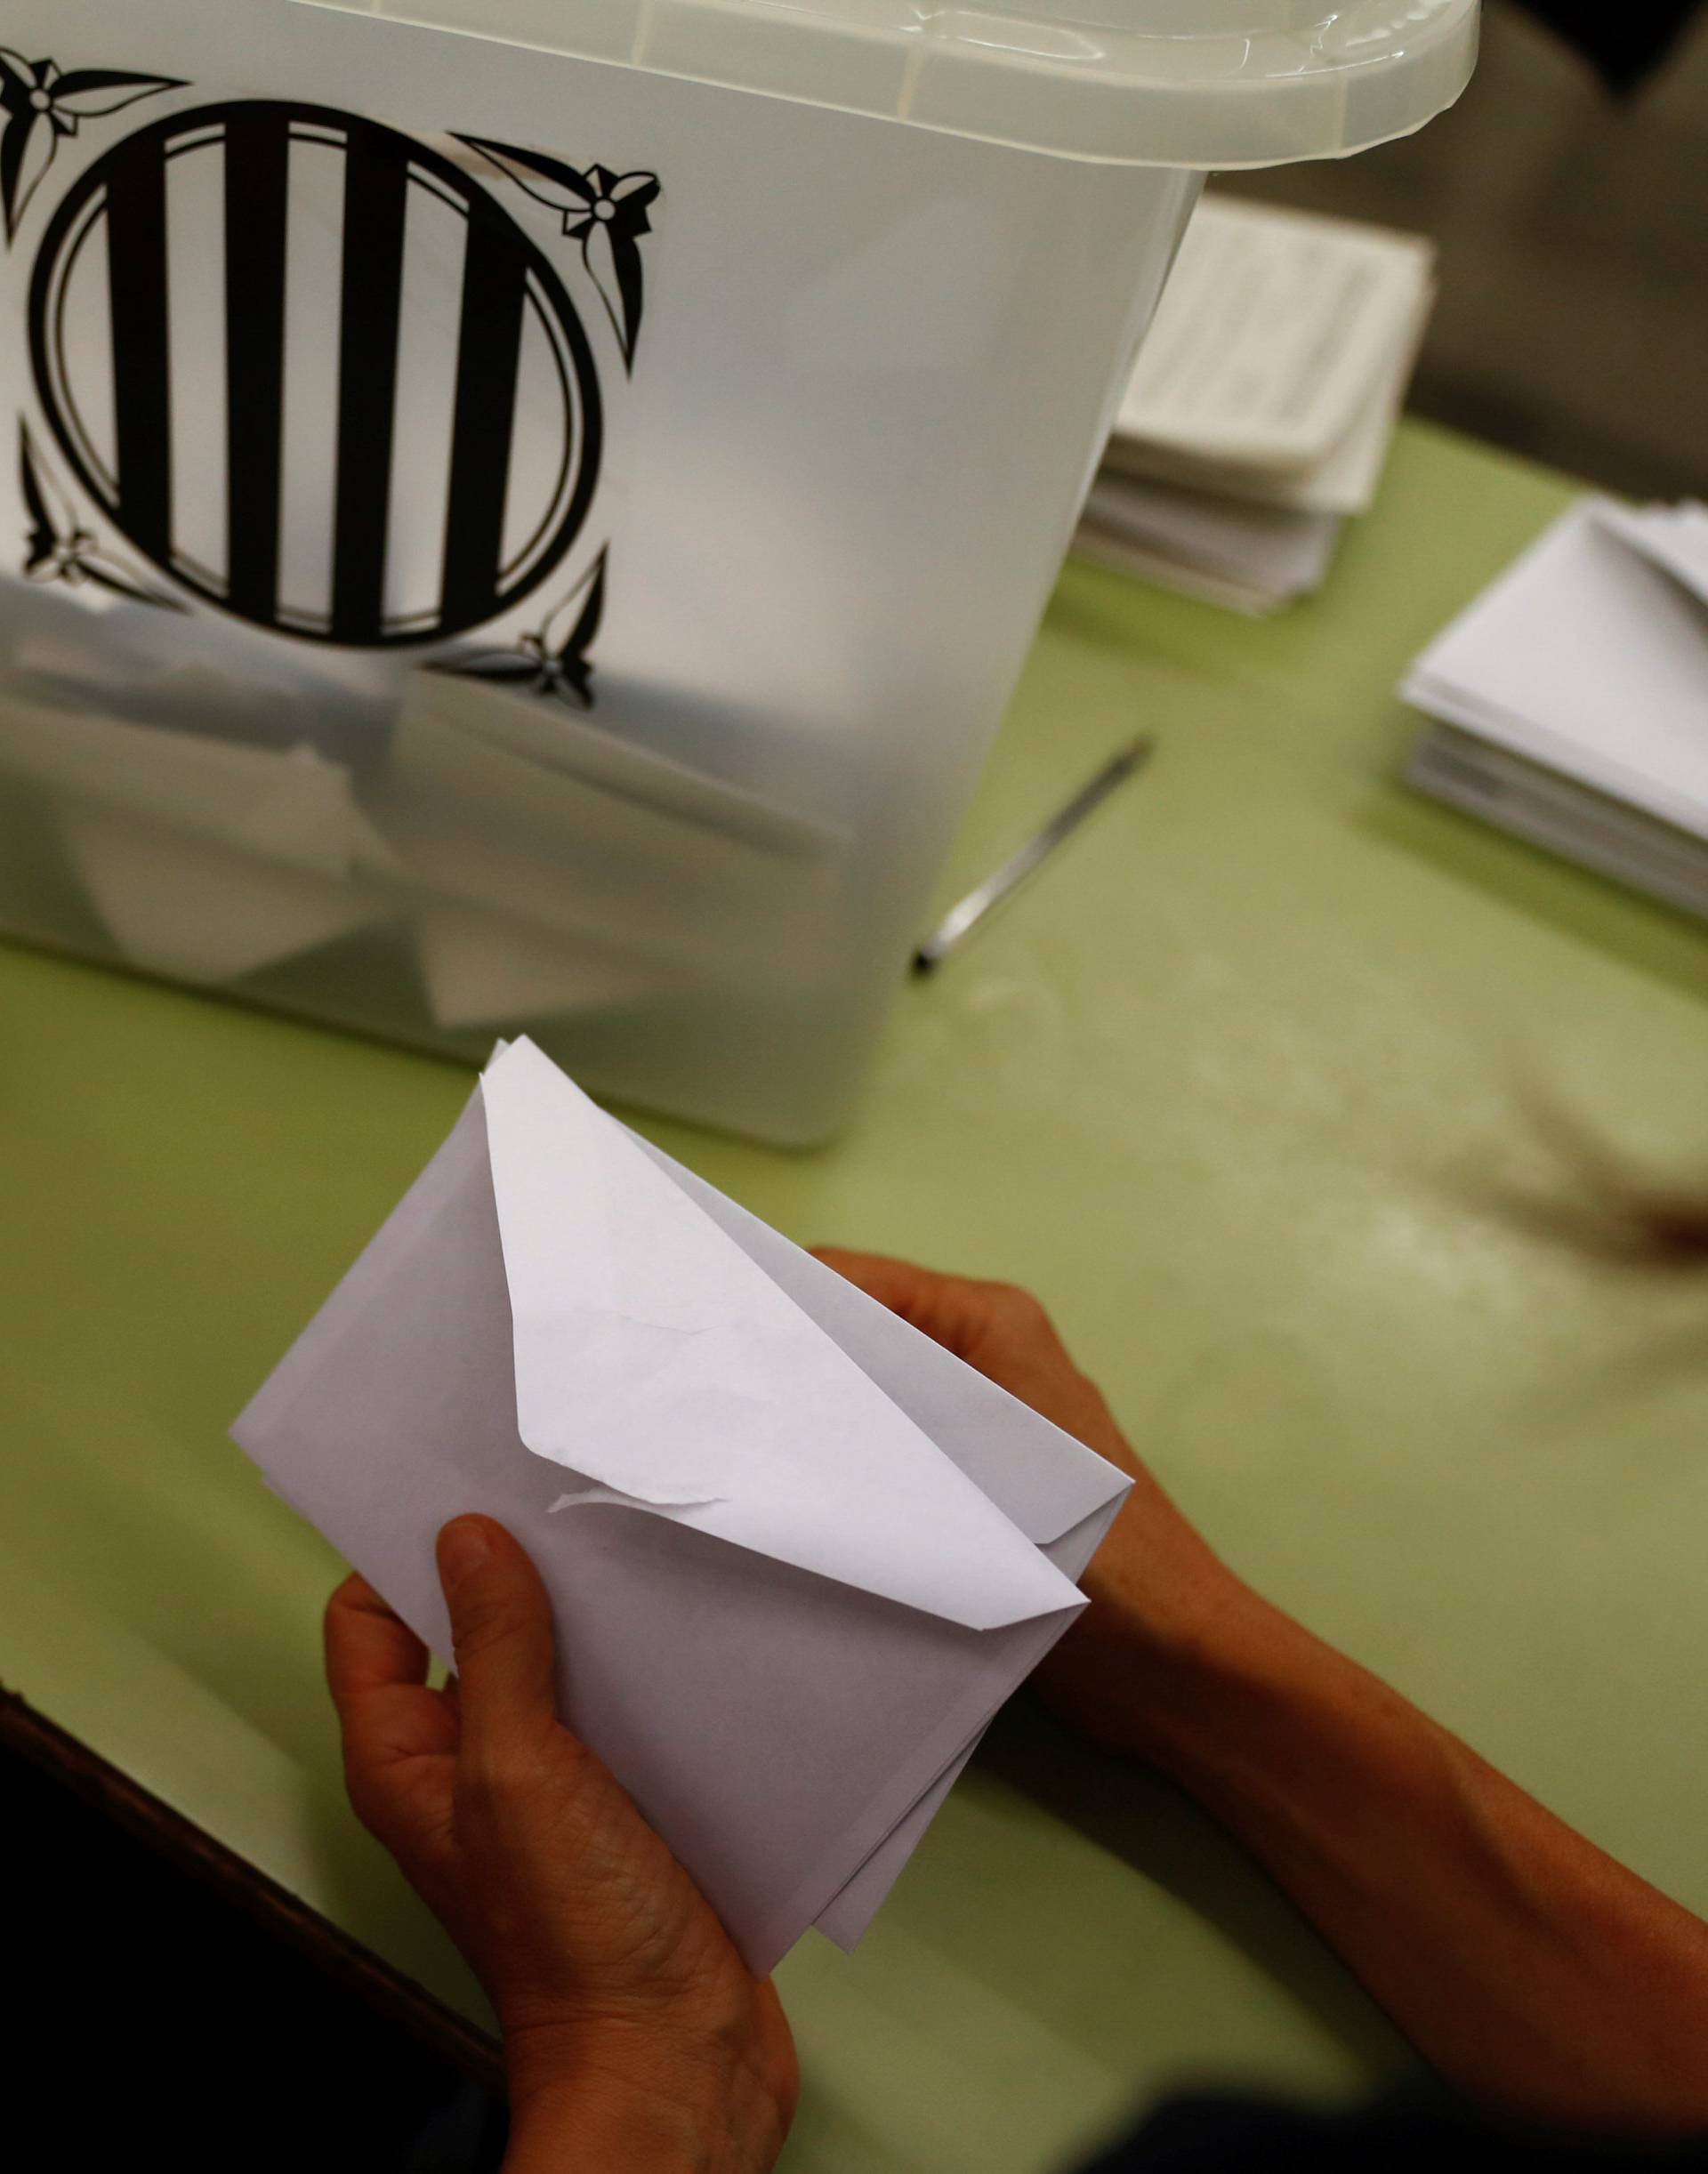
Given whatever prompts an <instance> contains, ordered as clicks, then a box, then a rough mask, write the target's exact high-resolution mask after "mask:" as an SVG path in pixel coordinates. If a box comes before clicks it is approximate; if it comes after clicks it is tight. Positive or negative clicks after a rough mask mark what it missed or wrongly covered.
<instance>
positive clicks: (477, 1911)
mask: <svg viewBox="0 0 1708 2174" xmlns="http://www.w3.org/2000/svg"><path fill="white" fill-rule="evenodd" d="M439 1576H440V1581H441V1582H442V1584H443V1586H444V1589H445V1597H446V1600H447V1603H448V1605H449V1608H450V1614H451V1623H452V1630H453V1636H454V1639H455V1655H456V1670H457V1673H456V1679H455V1683H454V1684H452V1685H450V1686H447V1688H446V1689H445V1690H443V1691H435V1690H431V1689H429V1688H428V1686H427V1680H426V1678H427V1651H426V1648H425V1647H423V1645H422V1643H421V1641H420V1640H419V1639H417V1638H415V1635H414V1634H413V1632H411V1631H410V1630H407V1628H406V1627H405V1625H404V1624H403V1623H402V1622H399V1619H398V1618H397V1617H396V1616H395V1615H394V1614H392V1613H391V1610H390V1609H389V1608H388V1607H387V1606H386V1605H385V1603H384V1602H383V1600H382V1599H381V1598H379V1596H378V1595H377V1594H376V1593H375V1591H374V1590H373V1588H372V1587H371V1586H369V1585H367V1584H366V1583H365V1582H363V1580H362V1579H360V1578H359V1577H351V1578H349V1579H347V1580H346V1581H345V1582H344V1583H343V1584H342V1586H340V1587H339V1589H338V1590H337V1591H336V1592H335V1593H334V1595H333V1598H332V1601H331V1604H330V1605H329V1606H328V1608H327V1610H326V1675H327V1679H328V1682H329V1683H330V1686H331V1689H332V1695H333V1699H334V1703H335V1704H336V1706H337V1709H338V1716H339V1720H340V1722H341V1724H342V1730H343V1744H344V1771H345V1778H346V1782H347V1783H348V1786H349V1790H350V1801H351V1803H352V1804H353V1805H354V1807H355V1809H356V1813H357V1816H358V1817H359V1819H360V1820H361V1821H362V1823H363V1824H364V1825H365V1826H367V1828H369V1829H370V1831H371V1832H373V1833H374V1834H375V1835H376V1836H377V1837H378V1839H379V1840H381V1841H382V1842H383V1843H384V1844H385V1846H386V1848H388V1849H390V1850H391V1854H392V1855H393V1856H395V1857H396V1858H397V1860H398V1863H399V1865H401V1867H402V1869H403V1872H404V1873H405V1875H406V1877H407V1879H408V1880H409V1881H410V1884H411V1885H412V1886H413V1887H415V1889H416V1890H417V1892H418V1893H419V1894H420V1895H421V1896H422V1898H423V1901H425V1903H426V1904H427V1905H428V1907H429V1908H430V1909H431V1911H432V1912H434V1914H435V1915H436V1916H437V1917H438V1918H439V1919H440V1920H441V1921H442V1922H443V1923H444V1925H445V1926H446V1928H447V1930H448V1931H449V1932H450V1935H451V1936H452V1938H453V1939H454V1940H455V1942H456V1944H457V1945H458V1946H459V1947H460V1948H461V1949H462V1951H463V1953H464V1954H465V1955H466V1956H467V1958H468V1960H469V1961H470V1963H471V1965H472V1967H473V1969H474V1970H475V1972H476V1973H477V1975H478V1976H479V1978H480V1981H481V1983H482V1984H483V1985H485V1987H486V1989H487V1993H489V1995H490V1996H491V1999H492V2003H493V2006H494V2008H495V2009H496V2011H497V2014H498V2018H499V2021H500V2023H501V2025H503V2028H504V2054H505V2064H506V2067H507V2070H508V2073H509V2079H510V2087H511V2105H512V2148H511V2153H510V2155H509V2157H508V2158H507V2160H506V2162H505V2164H506V2169H507V2170H509V2174H519V2170H520V2169H521V2168H523V2167H524V2166H525V2165H532V2164H534V2163H535V2162H536V2158H537V2160H538V2162H539V2163H540V2164H541V2165H544V2164H547V2163H549V2162H550V2161H551V2159H552V2156H554V2155H555V2154H556V2152H558V2151H560V2150H562V2149H563V2148H565V2146H566V2145H567V2143H568V2140H569V2139H571V2138H573V2142H574V2151H575V2154H576V2156H575V2160H574V2162H575V2163H576V2164H585V2165H589V2166H592V2165H594V2164H597V2165H599V2166H600V2168H601V2169H608V2170H611V2174H617V2170H627V2169H629V2168H631V2167H632V2168H634V2169H635V2170H637V2174H638V2170H641V2169H642V2168H644V2169H645V2170H647V2174H655V2170H656V2174H665V2170H668V2169H674V2168H676V2167H678V2166H679V2165H680V2166H681V2167H682V2168H688V2167H693V2168H696V2169H701V2170H712V2169H716V2170H719V2174H763V2170H768V2169H769V2168H770V2166H771V2165H772V2164H773V2162H774V2161H775V2159H776V2156H777V2153H778V2152H779V2151H780V2150H781V2148H782V2144H783V2139H784V2138H785V2136H786V2134H787V2130H788V2125H789V2120H790V2117H791V2115H792V2114H793V2111H794V2098H795V2092H796V2088H797V2077H796V2069H795V2060H794V2045H793V2041H791V2038H790V2035H789V2028H788V2025H787V2023H786V2020H785V2018H784V2015H783V2010H782V2008H781V2006H780V2005H779V2003H778V2001H777V1995H776V1993H775V1992H774V1991H773V1989H772V1987H771V1985H770V1984H769V1981H761V1980H759V1979H757V1978H755V1977H753V1973H752V1972H751V1971H750V1970H749V1969H747V1967H746V1965H745V1963H744V1962H743V1961H742V1960H741V1958H740V1956H739V1955H738V1954H737V1953H736V1950H735V1948H734V1947H733V1946H732V1945H730V1942H729V1936H728V1935H727V1934H726V1933H725V1931H724V1929H723V1927H722V1926H721V1924H720V1922H719V1921H718V1919H717V1917H716V1915H715V1914H714V1912H713V1910H712V1907H711V1905H710V1904H708V1903H707V1902H706V1901H705V1898H704V1896H702V1895H701V1894H700V1892H699V1890H698V1888H696V1887H695V1885H694V1883H693V1881H692V1880H690V1879H689V1876H688V1874H687V1873H686V1872H684V1871H683V1870H682V1868H681V1865H680V1864H677V1862H676V1860H675V1859H674V1857H673V1856H671V1854H670V1852H669V1850H668V1849H667V1848H665V1845H664V1843H663V1842H662V1841H660V1840H659V1839H658V1837H657V1835H656V1834H655V1833H654V1832H652V1830H651V1828H650V1827H649V1826H648V1825H647V1824H646V1822H645V1821H644V1820H643V1819H642V1818H641V1815H640V1813H639V1812H638V1811H637V1810H636V1809H635V1808H634V1806H633V1805H632V1803H631V1802H630V1800H629V1799H628V1797H627V1796H626V1795H625V1794H624V1792H623V1791H622V1789H621V1788H619V1787H618V1785H617V1783H616V1781H615V1780H614V1779H613V1777H612V1776H611V1775H610V1774H609V1773H608V1771H607V1770H606V1768H605V1767H603V1766H602V1765H600V1761H599V1760H598V1759H596V1758H594V1756H593V1754H592V1752H591V1751H588V1750H587V1748H586V1747H585V1745H584V1744H582V1743H579V1742H577V1740H576V1738H575V1737H574V1736H573V1735H571V1734H570V1733H569V1731H568V1729H567V1728H565V1727H563V1725H562V1723H561V1722H560V1720H559V1719H558V1717H557V1711H556V1695H555V1683H556V1660H555V1654H554V1651H553V1642H552V1615H551V1608H550V1604H549V1603H548V1601H547V1598H546V1595H545V1589H544V1586H543V1585H542V1583H541V1582H540V1577H539V1574H538V1572H537V1571H536V1569H535V1567H534V1566H533V1564H532V1563H531V1562H530V1561H529V1559H528V1556H527V1554H526V1553H525V1552H524V1551H523V1550H522V1549H521V1547H520V1545H519V1544H518V1542H516V1541H515V1540H514V1539H512V1536H511V1535H510V1534H509V1533H507V1532H506V1531H505V1530H504V1527H503V1526H500V1525H497V1524H495V1523H494V1522H493V1521H492V1519H490V1518H457V1519H455V1521H454V1522H453V1523H452V1524H450V1525H448V1526H446V1528H445V1530H444V1532H443V1533H442V1534H440V1535H439Z"/></svg>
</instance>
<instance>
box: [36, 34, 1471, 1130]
mask: <svg viewBox="0 0 1708 2174" xmlns="http://www.w3.org/2000/svg"><path fill="white" fill-rule="evenodd" d="M1476 26H1477V6H1476V0H1353V4H1350V5H1343V6H1337V7H1334V8H1332V9H1331V8H1328V7H1326V6H1325V5H1324V4H1322V0H1191V4H1188V0H987V4H986V5H985V6H983V7H982V8H979V9H976V10H975V9H961V8H945V9H935V8H925V7H922V6H920V5H917V4H913V0H807V4H800V5H789V6H783V5H779V4H773V0H375V4H367V0H151V4H150V5H149V7H147V8H146V9H138V8H133V7H124V6H119V5H117V4H114V0H12V4H10V5H8V7H7V8H6V10H5V20H4V29H3V30H0V45H3V48H4V49H3V50H0V229H4V232H3V235H0V239H3V240H4V259H3V261H0V279H3V280H4V293H3V294H0V397H3V398H4V406H5V407H6V408H7V409H8V410H9V411H10V412H9V413H7V414H6V415H4V427H5V428H7V429H8V430H11V431H13V432H14V434H15V442H14V446H13V448H12V454H11V455H9V456H8V457H7V458H6V459H5V460H4V462H0V494H4V503H0V927H4V929H6V930H12V931H14V932H19V933H22V934H24V935H27V936H29V937H33V938H37V939H39V940H42V941H45V942H48V943H51V944H54V945H57V946H62V947H68V948H70V949H74V950H77V951H79V952H83V953H86V954H91V955H93V956H96V957H102V958H109V959H114V960H118V961H122V962H126V963H128V964H130V965H133V966H135V967H138V968H141V969H144V970H151V971H158V972H162V973H166V974H170V975H173V976H175V977H179V978H187V979H189V980H192V981H195V982H197V983H198V984H201V985H203V986H207V987H210V988H219V989H224V990H229V991H230V992H231V993H232V994H239V995H242V996H244V997H246V998H247V999H249V1000H251V1001H254V1002H266V1003H270V1004H274V1005H278V1006H280V1007H285V1008H289V1009H292V1010H295V1011H302V1012H304V1013H307V1014H310V1015H314V1016H318V1017H323V1018H326V1019H333V1020H336V1021H339V1022H342V1023H344V1024H349V1025H352V1026H356V1027H363V1028H367V1029H370V1030H373V1031H375V1032H378V1033H382V1034H385V1035H394V1036H399V1037H401V1038H404V1039H407V1040H409V1041H412V1042H416V1043H426V1044H431V1045H436V1046H439V1047H442V1048H445V1049H447V1050H449V1051H460V1052H463V1053H465V1054H467V1055H468V1056H470V1057H480V1056H484V1054H485V1053H486V1052H487V1050H488V1049H489V1048H490V1046H491V1043H492V1041H493V1038H494V1036H495V1035H497V1034H500V1033H514V1032H518V1031H521V1030H526V1031H528V1033H530V1034H532V1035H534V1037H535V1038H536V1040H537V1041H538V1042H539V1043H541V1044H542V1045H543V1046H544V1047H545V1048H546V1049H548V1050H549V1051H551V1052H552V1054H553V1055H554V1056H555V1057H557V1058H559V1059H560V1060H561V1061H562V1062H563V1063H565V1064H566V1065H568V1066H569V1067H572V1068H573V1069H574V1071H575V1072H576V1075H577V1076H578V1077H579V1078H581V1079H583V1080H584V1081H585V1082H587V1083H589V1084H590V1085H592V1086H593V1087H595V1088H597V1089H598V1090H600V1091H603V1092H606V1093H608V1094H612V1095H616V1096H619V1097H623V1098H625V1099H632V1100H634V1101H638V1102H641V1103H644V1104H649V1105H650V1106H653V1107H657V1108H661V1109H665V1110H669V1111H673V1112H675V1113H678V1114H680V1115H688V1116H691V1117H696V1118H700V1119H704V1120H705V1121H708V1122H711V1123H719V1124H722V1125H726V1126H729V1127H733V1128H735V1129H737V1130H740V1131H748V1132H751V1133H754V1134H758V1135H761V1136H763V1137H767V1138H770V1139H777V1140H782V1141H794V1142H804V1141H808V1140H811V1139H817V1138H819V1137H821V1136H823V1135H824V1134H825V1133H826V1132H828V1131H831V1130H833V1129H834V1127H835V1125H836V1124H837V1123H839V1122H840V1121H841V1120H842V1117H843V1116H844V1115H845V1114H846V1112H847V1110H848V1108H849V1107H850V1100H851V1098H852V1096H853V1095H854V1093H855V1091H856V1090H857V1087H858V1079H859V1075H860V1070H861V1066H862V1062H863V1060H864V1058H865V1056H866V1052H867V1051H868V1050H869V1048H870V1046H871V1044H872V1043H873V1040H874V1036H875V1034H876V1031H877V1029H878V1027H879V1025H880V1024H881V1022H882V1017H883V1013H884V1011H885V1008H886V1005H887V1003H888V1001H889V999H890V994H891V993H892V992H893V989H894V987H895V986H896V983H897V979H898V974H899V972H900V970H901V967H902V964H903V962H904V961H905V959H906V954H907V952H908V948H909V944H910V940H911V938H912V937H913V935H914V930H915V923H916V921H917V918H918V916H919V914H920V913H921V911H922V906H923V904H924V901H925V899H926V897H927V894H928V892H929V890H930V889H931V882H932V880H933V878H934V876H935V874H936V873H937V871H938V868H939V866H940V863H941V859H942V856H943V854H944V851H945V849H946V847H947V841H948V838H949V835H950V833H951V831H952V829H953V826H954V825H955V820H956V818H957V817H958V815H959V813H960V811H961V810H962V809H963V806H964V804H965V802H966V800H967V797H968V794H969V793H970V791H971V785H972V783H973V780H974V778H975V777H976V775H977V772H978V769H979V764H980V762H981V761H982V759H983V756H984V753H985V751H986V749H987V745H988V743H989V741H990V738H991V737H992V734H993V732H994V730H995V725H996V722H997V720H998V718H999V717H1000V715H1001V713H1002V710H1003V705H1004V703H1005V701H1006V699H1007V696H1008V695H1009V693H1010V691H1011V688H1012V686H1013V683H1014V680H1015V678H1016V676H1017V674H1018V672H1019V667H1020V664H1021V661H1022V659H1023V657H1024V655H1025V652H1026V648H1027V643H1028V641H1029V640H1030V638H1031V634H1032V632H1033V629H1034V627H1035V624H1036V621H1037V618H1038V616H1039V614H1040V612H1041V610H1042V608H1043V603H1044V600H1045V599H1046V597H1047V594H1048V592H1049V590H1050V587H1051V582H1052V580H1053V577H1054V575H1055V571H1056V568H1057V566H1058V563H1059V559H1060V555H1061V552H1062V551H1063V549H1064V548H1065V546H1066V543H1067V541H1068V536H1069V535H1070V533H1071V531H1072V528H1073V526H1074V523H1075V520H1076V516H1077V513H1078V510H1079V505H1080V503H1081V499H1082V497H1083V494H1084V487H1085V484H1086V481H1087V479H1088V477H1089V475H1090V473H1091V471H1092V466H1093V464H1094V463H1095V461H1096V459H1097V457H1098V455H1099V453H1100V449H1101V447H1102V443H1103V439H1104V436H1105V434H1106V431H1107V427H1108V421H1109V417H1110V415H1111V413H1112V410H1113V407H1114V404H1115V402H1116V399H1117V398H1118V395H1119V393H1120V391H1121V389H1122V387H1123V386H1124V383H1125V382H1126V377H1127V374H1128V372H1129V370H1130V368H1131V365H1132V357H1133V354H1134V351H1135V349H1136V345H1137V342H1139V340H1140V336H1141V335H1142V334H1143V332H1144V329H1145V327H1146V326H1147V324H1148V320H1149V318H1150V316H1151V313H1152V311H1153V310H1154V308H1155V306H1156V300H1157V297H1158V295H1159V294H1160V292H1161V289H1162V286H1163V283H1164V278H1165V277H1166V274H1167V270H1168V267H1169V264H1170V262H1171V261H1172V255H1173V253H1174V250H1175V248H1176V247H1177V246H1178V244H1179V241H1180V236H1181V234H1182V232H1183V230H1184V228H1185V224H1186V221H1187V220H1188V217H1189V215H1190V213H1191V210H1192V207H1193V205H1194V203H1195V202H1196V197H1197V193H1198V189H1199V187H1200V185H1201V181H1202V178H1203V174H1204V171H1205V170H1207V169H1209V168H1212V167H1216V166H1232V165H1253V164H1264V163H1269V162H1273V161H1276V160H1281V159H1288V158H1299V157H1322V156H1328V155H1335V154H1340V153H1344V152H1348V151H1351V150H1356V149H1359V148H1361V147H1362V146H1364V145H1366V144H1368V143H1372V142H1375V141H1381V140H1382V139H1384V138H1387V137H1390V136H1393V135H1396V134H1398V133H1403V132H1405V131H1406V130H1409V129H1412V128H1414V127H1417V126H1419V125H1422V123H1423V122H1424V121H1425V120H1426V119H1428V118H1429V117H1430V116H1431V115H1432V114H1433V113H1435V112H1436V111H1438V109H1440V108H1441V107H1442V106H1444V105H1445V104H1446V103H1447V102H1449V101H1451V100H1452V99H1453V98H1454V96H1455V95H1456V94H1457V93H1458V91H1459V90H1460V88H1461V87H1462V84H1463V82H1464V81H1465V78H1466V76H1467V74H1468V72H1469V69H1470V64H1471V60H1472V56H1473V51H1474V45H1475V36H1476Z"/></svg>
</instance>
